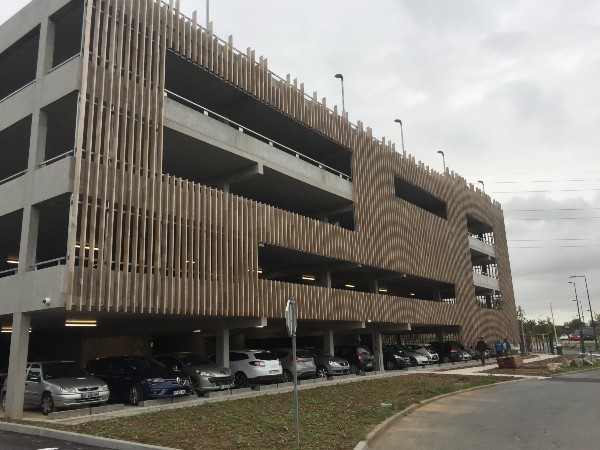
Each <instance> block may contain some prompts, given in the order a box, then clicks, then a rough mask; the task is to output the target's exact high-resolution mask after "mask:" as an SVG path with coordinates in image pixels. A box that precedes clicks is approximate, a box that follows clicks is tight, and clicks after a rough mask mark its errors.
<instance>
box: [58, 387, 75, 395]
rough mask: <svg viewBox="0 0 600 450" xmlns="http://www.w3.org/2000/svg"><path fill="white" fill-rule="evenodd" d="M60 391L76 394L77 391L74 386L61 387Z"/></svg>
mask: <svg viewBox="0 0 600 450" xmlns="http://www.w3.org/2000/svg"><path fill="white" fill-rule="evenodd" d="M60 392H62V393H63V394H76V393H77V391H76V390H75V388H72V387H61V388H60Z"/></svg>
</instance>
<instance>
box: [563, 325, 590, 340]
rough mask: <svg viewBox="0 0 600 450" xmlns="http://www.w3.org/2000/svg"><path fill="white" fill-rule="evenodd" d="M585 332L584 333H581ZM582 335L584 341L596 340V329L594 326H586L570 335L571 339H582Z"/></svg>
mask: <svg viewBox="0 0 600 450" xmlns="http://www.w3.org/2000/svg"><path fill="white" fill-rule="evenodd" d="M582 332H583V334H581V333H582ZM581 336H583V340H584V341H593V340H594V330H593V328H584V329H583V330H575V331H573V334H571V335H569V340H570V341H579V340H581Z"/></svg>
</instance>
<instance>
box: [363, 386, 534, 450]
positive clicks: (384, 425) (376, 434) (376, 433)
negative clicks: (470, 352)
mask: <svg viewBox="0 0 600 450" xmlns="http://www.w3.org/2000/svg"><path fill="white" fill-rule="evenodd" d="M531 379H533V378H523V379H518V380H510V381H500V382H498V383H494V384H487V385H485V386H476V387H472V388H469V389H463V390H460V391H456V392H450V393H449V394H442V395H438V396H437V397H432V398H428V399H426V400H423V401H421V402H419V403H416V404H414V405H411V406H409V407H408V408H406V409H403V410H402V411H400V412H398V413H396V414H394V415H393V416H391V417H388V418H387V419H386V420H384V421H383V422H381V423H380V424H379V425H377V426H376V427H375V428H374V429H373V430H372V431H371V432H370V433H369V434H367V436H366V439H365V440H364V441H360V442H359V443H358V444H356V447H354V450H368V448H369V444H373V443H374V442H375V441H377V439H379V438H380V437H381V435H382V434H383V433H385V432H386V431H387V430H388V428H390V427H391V426H392V425H394V424H395V423H396V421H398V420H400V419H402V418H403V417H404V416H407V415H409V414H410V413H412V412H413V411H414V410H415V409H417V408H420V407H422V406H425V405H427V404H428V403H431V402H435V401H437V400H441V399H443V398H446V397H451V396H453V395H457V394H463V393H465V392H470V391H476V390H479V389H485V388H489V387H492V386H498V385H500V384H505V383H518V382H523V381H528V380H531Z"/></svg>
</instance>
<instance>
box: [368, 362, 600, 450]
mask: <svg viewBox="0 0 600 450" xmlns="http://www.w3.org/2000/svg"><path fill="white" fill-rule="evenodd" d="M598 405H600V370H594V371H588V372H579V373H577V374H572V375H567V376H562V377H556V378H552V379H543V380H527V381H518V382H513V383H507V384H501V385H498V386H493V387H489V388H485V389H479V390H475V391H471V392H465V393H463V394H458V395H455V396H450V397H447V398H444V399H441V400H438V401H435V402H432V403H430V404H427V405H425V406H423V407H422V408H419V409H417V410H415V412H413V413H412V414H410V415H408V416H406V417H404V418H402V419H400V420H398V421H397V422H396V424H395V425H394V426H393V427H392V428H390V429H389V430H388V431H387V432H386V433H385V434H384V435H383V436H382V437H381V438H380V439H379V440H378V441H377V442H374V443H373V444H372V445H369V449H377V450H392V449H394V450H396V449H400V448H402V449H417V448H418V449H423V448H427V449H445V450H448V449H461V450H462V449H486V450H496V449H498V450H501V449H502V450H505V449H565V448H586V449H592V448H594V449H596V448H600V430H599V429H598V423H599V422H600V407H599V406H598Z"/></svg>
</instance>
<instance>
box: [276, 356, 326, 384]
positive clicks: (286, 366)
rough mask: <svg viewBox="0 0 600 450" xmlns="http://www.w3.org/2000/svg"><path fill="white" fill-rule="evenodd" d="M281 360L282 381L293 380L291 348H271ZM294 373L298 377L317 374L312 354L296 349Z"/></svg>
mask: <svg viewBox="0 0 600 450" xmlns="http://www.w3.org/2000/svg"><path fill="white" fill-rule="evenodd" d="M272 352H273V353H275V356H277V358H279V361H281V366H282V367H283V375H282V379H283V382H284V383H288V382H290V381H294V375H293V373H294V359H293V358H292V349H291V348H278V349H276V350H272ZM296 374H297V376H298V379H301V378H313V377H314V376H315V375H316V374H317V366H316V365H315V359H314V358H313V356H312V354H311V353H310V352H309V351H307V350H304V349H301V348H299V349H296Z"/></svg>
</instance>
